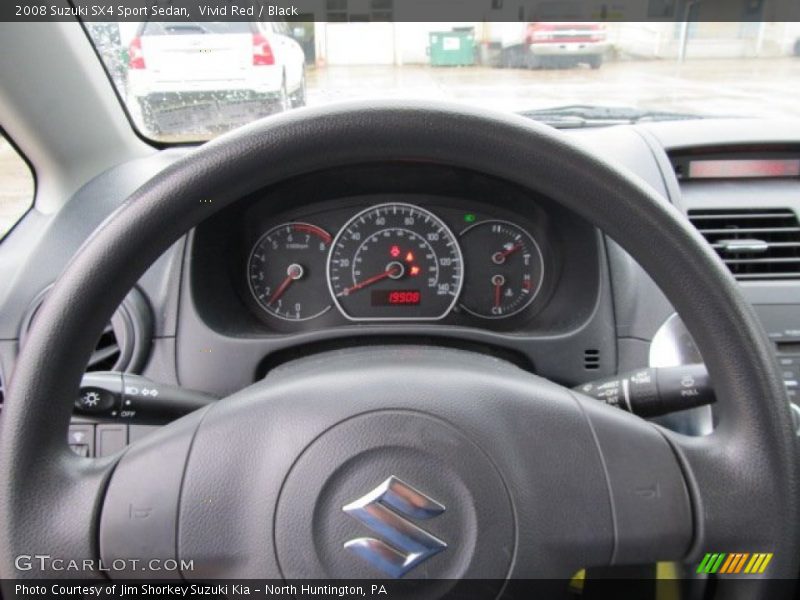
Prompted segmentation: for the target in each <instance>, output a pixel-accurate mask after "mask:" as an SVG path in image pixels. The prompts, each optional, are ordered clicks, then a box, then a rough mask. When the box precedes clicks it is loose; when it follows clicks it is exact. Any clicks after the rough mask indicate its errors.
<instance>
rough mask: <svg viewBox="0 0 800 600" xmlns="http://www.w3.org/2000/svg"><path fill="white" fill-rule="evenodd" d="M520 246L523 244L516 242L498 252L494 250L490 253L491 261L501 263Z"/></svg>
mask: <svg viewBox="0 0 800 600" xmlns="http://www.w3.org/2000/svg"><path fill="white" fill-rule="evenodd" d="M522 246H523V245H522V244H521V243H519V242H517V243H516V244H514V245H513V246H511V247H510V248H506V249H505V250H501V251H500V252H495V253H494V254H492V262H494V263H495V264H498V265H499V264H502V263H503V261H505V259H506V257H507V256H508V255H510V254H513V253H514V252H516V251H517V250H520V249H521V248H522Z"/></svg>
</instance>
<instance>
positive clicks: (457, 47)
mask: <svg viewBox="0 0 800 600" xmlns="http://www.w3.org/2000/svg"><path fill="white" fill-rule="evenodd" d="M379 4H380V2H379V1H378V0H373V2H372V5H379ZM328 5H329V7H330V6H334V5H336V2H335V1H334V0H329V2H328ZM334 7H335V6H334ZM330 10H332V9H329V11H328V12H329V13H330ZM342 16H343V15H335V14H333V15H329V17H330V18H331V19H332V20H331V21H330V22H321V21H313V22H312V21H308V22H291V23H287V22H277V21H273V22H222V21H220V22H157V21H149V22H146V23H130V22H124V23H87V24H86V28H87V31H88V32H89V35H90V37H91V39H92V40H93V42H94V44H95V46H96V48H97V50H98V54H99V55H100V57H101V58H102V60H103V61H104V63H105V65H106V68H107V70H108V72H109V74H110V76H111V78H112V80H113V82H114V85H115V86H116V87H117V89H118V91H119V94H120V96H121V98H122V99H123V100H124V102H125V104H126V106H127V108H128V111H129V113H130V115H131V117H132V120H133V122H134V125H135V127H136V128H137V129H138V130H139V131H140V132H141V133H142V134H143V135H144V136H146V137H148V138H151V139H153V140H157V141H160V142H166V143H170V142H187V141H188V142H192V141H202V140H207V139H210V138H212V137H214V136H215V135H218V134H220V133H222V132H225V131H227V130H229V129H232V128H234V127H237V126H239V125H242V124H244V123H247V122H249V121H252V120H254V119H258V118H260V117H264V116H267V115H270V114H275V113H278V112H282V111H286V110H292V109H294V108H297V107H300V106H303V105H321V104H327V103H331V102H337V101H341V100H347V99H361V100H363V99H367V100H368V99H375V98H393V99H397V98H414V99H423V100H425V99H437V100H450V101H456V102H463V103H466V104H470V105H473V106H478V107H483V108H491V109H497V110H502V111H511V112H518V113H523V114H525V115H527V116H529V117H531V118H534V119H538V120H541V121H544V122H547V123H550V124H552V125H554V126H557V127H575V126H599V125H610V124H618V123H629V122H640V121H643V120H651V121H655V120H664V119H678V118H700V117H773V118H775V117H777V118H783V117H798V116H800V102H798V101H797V100H798V98H797V93H796V90H797V87H798V84H800V58H799V57H798V55H800V23H760V22H742V23H737V22H721V23H711V22H696V23H690V24H685V23H679V22H664V23H659V22H642V23H620V22H617V23H600V22H575V21H571V22H555V21H547V22H527V23H522V22H504V23H487V22H480V23H477V22H475V23H443V22H435V23H399V22H386V21H384V22H335V19H338V18H339V17H342ZM599 109H601V110H599Z"/></svg>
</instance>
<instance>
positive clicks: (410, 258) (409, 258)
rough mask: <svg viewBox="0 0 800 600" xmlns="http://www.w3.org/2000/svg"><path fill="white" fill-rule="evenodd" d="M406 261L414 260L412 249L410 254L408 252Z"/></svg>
mask: <svg viewBox="0 0 800 600" xmlns="http://www.w3.org/2000/svg"><path fill="white" fill-rule="evenodd" d="M406 262H407V263H411V262H414V255H413V254H412V253H411V252H410V251H409V253H408V254H406Z"/></svg>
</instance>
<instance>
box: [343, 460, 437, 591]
mask: <svg viewBox="0 0 800 600" xmlns="http://www.w3.org/2000/svg"><path fill="white" fill-rule="evenodd" d="M342 510H343V511H344V512H345V513H347V514H348V515H350V516H351V517H353V518H354V519H357V520H358V521H360V522H361V523H363V524H364V525H366V526H367V527H368V528H369V529H371V530H372V531H373V532H375V533H378V534H382V535H384V536H385V537H386V541H383V540H380V539H376V538H374V537H361V538H355V539H352V540H350V541H348V542H345V544H344V547H345V548H346V549H347V550H350V551H351V552H353V554H355V555H357V556H359V557H360V558H362V559H364V560H365V561H367V562H368V563H370V564H371V565H373V566H374V567H376V568H378V569H380V570H382V571H383V572H385V573H386V574H387V575H389V576H391V577H402V576H403V575H405V574H406V573H408V572H409V571H411V570H412V569H413V568H414V567H416V566H418V565H420V564H421V563H423V562H425V561H426V560H428V559H429V558H431V557H432V556H434V555H435V554H438V553H439V552H442V551H443V550H445V549H446V548H447V544H446V543H445V542H443V541H442V540H440V539H439V538H437V537H436V536H433V535H431V534H430V533H428V532H427V531H425V530H424V529H422V528H421V527H418V526H417V525H415V524H414V522H413V521H412V519H414V518H416V519H420V520H422V519H431V518H433V517H437V516H439V515H440V514H442V513H443V512H444V511H445V507H444V506H443V505H441V504H439V503H438V502H436V500H434V499H433V498H430V497H429V496H426V495H425V494H424V493H422V492H420V491H419V490H417V489H414V488H413V487H411V486H410V485H408V484H407V483H406V482H404V481H402V480H400V479H398V478H397V477H395V476H394V475H392V476H391V477H389V478H388V479H387V480H386V481H384V482H383V483H382V484H380V485H379V486H378V487H376V488H375V489H374V490H372V491H371V492H368V493H367V494H366V495H364V496H362V497H361V498H359V499H358V500H356V501H355V502H351V503H350V504H347V505H346V506H344V507H342Z"/></svg>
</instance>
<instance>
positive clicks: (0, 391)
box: [0, 374, 6, 408]
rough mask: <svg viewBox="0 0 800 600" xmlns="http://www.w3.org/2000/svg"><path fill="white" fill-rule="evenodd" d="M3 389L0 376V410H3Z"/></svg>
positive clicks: (0, 376) (1, 376) (0, 375)
mask: <svg viewBox="0 0 800 600" xmlns="http://www.w3.org/2000/svg"><path fill="white" fill-rule="evenodd" d="M5 397H6V396H5V388H4V387H3V375H2V374H0V408H3V401H4V400H5Z"/></svg>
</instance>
